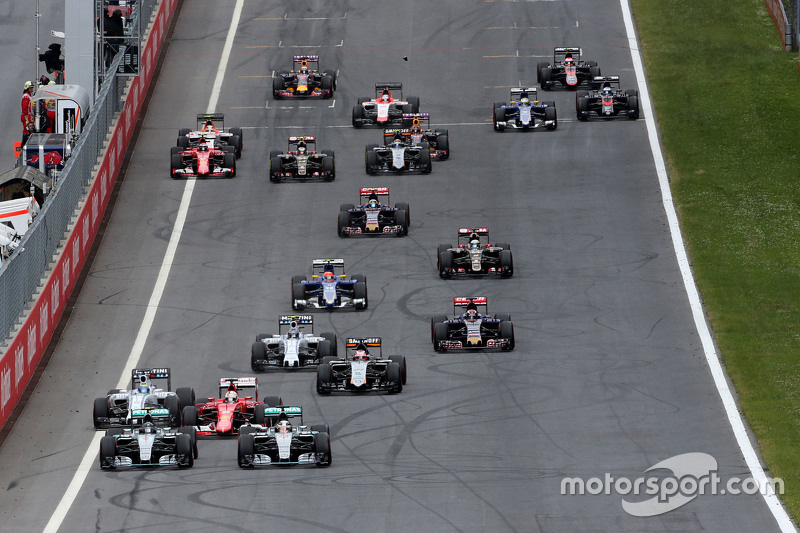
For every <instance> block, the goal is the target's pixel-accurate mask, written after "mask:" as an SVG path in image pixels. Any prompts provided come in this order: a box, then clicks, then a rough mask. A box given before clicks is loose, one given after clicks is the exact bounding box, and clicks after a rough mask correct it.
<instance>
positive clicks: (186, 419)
mask: <svg viewBox="0 0 800 533" xmlns="http://www.w3.org/2000/svg"><path fill="white" fill-rule="evenodd" d="M182 414H183V424H182V425H183V426H192V427H195V426H197V406H196V405H187V406H186V407H184V408H183V413H182Z"/></svg>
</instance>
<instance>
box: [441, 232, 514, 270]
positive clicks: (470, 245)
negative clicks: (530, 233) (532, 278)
mask: <svg viewBox="0 0 800 533" xmlns="http://www.w3.org/2000/svg"><path fill="white" fill-rule="evenodd" d="M437 259H438V260H437V266H438V269H439V276H440V277H442V278H451V277H453V276H471V275H487V274H497V275H498V276H500V277H503V278H510V277H511V276H513V275H514V258H513V256H512V255H511V245H510V244H508V243H507V242H498V243H495V244H491V243H490V242H489V228H459V229H458V244H457V246H456V247H455V248H454V247H453V245H452V244H440V245H439V249H438V252H437Z"/></svg>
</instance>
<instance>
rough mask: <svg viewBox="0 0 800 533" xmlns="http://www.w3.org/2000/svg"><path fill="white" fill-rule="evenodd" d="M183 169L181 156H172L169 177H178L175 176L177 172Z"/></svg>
mask: <svg viewBox="0 0 800 533" xmlns="http://www.w3.org/2000/svg"><path fill="white" fill-rule="evenodd" d="M182 168H183V160H182V159H181V156H180V154H172V155H171V156H170V165H169V170H170V172H169V175H170V176H172V177H173V178H176V177H178V176H177V175H176V174H175V171H176V170H180V169H182Z"/></svg>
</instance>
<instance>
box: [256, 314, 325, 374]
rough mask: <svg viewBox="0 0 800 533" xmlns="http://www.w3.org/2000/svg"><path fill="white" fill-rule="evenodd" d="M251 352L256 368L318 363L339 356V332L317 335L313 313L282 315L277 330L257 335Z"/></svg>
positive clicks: (263, 368) (290, 366) (292, 366)
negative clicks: (276, 331) (272, 332)
mask: <svg viewBox="0 0 800 533" xmlns="http://www.w3.org/2000/svg"><path fill="white" fill-rule="evenodd" d="M250 353H251V355H250V367H251V368H252V369H253V370H265V369H267V368H269V367H280V368H298V367H307V366H315V365H318V364H320V363H321V362H322V359H323V358H324V357H335V356H336V354H337V342H336V334H334V333H331V332H329V331H326V332H324V333H321V334H319V335H314V317H312V316H311V315H281V316H280V317H279V318H278V334H277V335H270V334H269V333H259V334H258V335H256V342H254V343H253V347H252V349H251V352H250Z"/></svg>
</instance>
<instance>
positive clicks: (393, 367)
mask: <svg viewBox="0 0 800 533" xmlns="http://www.w3.org/2000/svg"><path fill="white" fill-rule="evenodd" d="M386 381H387V382H389V383H392V384H393V387H392V388H391V389H389V394H397V393H400V392H403V374H402V372H401V371H400V365H398V364H397V363H389V364H388V365H386Z"/></svg>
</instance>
